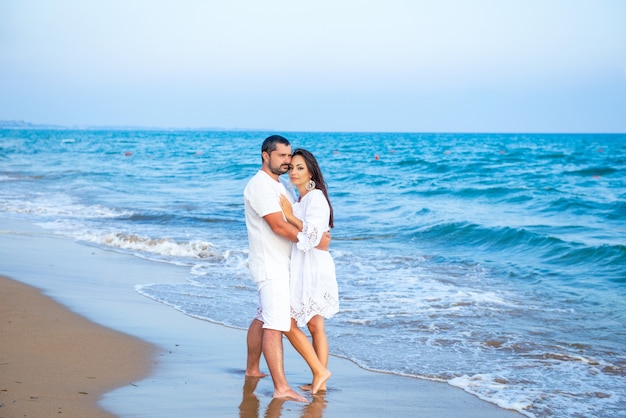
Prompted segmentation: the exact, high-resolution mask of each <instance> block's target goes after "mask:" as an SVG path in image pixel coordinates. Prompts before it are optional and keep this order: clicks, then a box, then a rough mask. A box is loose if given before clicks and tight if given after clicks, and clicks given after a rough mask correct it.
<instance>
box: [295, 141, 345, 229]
mask: <svg viewBox="0 0 626 418" xmlns="http://www.w3.org/2000/svg"><path fill="white" fill-rule="evenodd" d="M296 155H299V156H301V157H302V158H304V163H305V164H306V168H307V170H309V173H310V174H311V180H313V181H314V182H315V188H316V189H320V190H321V191H322V193H324V196H325V197H326V201H327V202H328V207H329V208H330V219H329V220H328V225H329V226H330V227H331V228H334V227H335V217H334V215H333V205H331V204H330V199H329V198H328V191H327V190H326V182H325V181H324V176H323V175H322V170H320V166H319V164H318V163H317V160H316V159H315V156H313V154H311V153H310V152H309V151H307V150H305V149H302V148H296V149H295V150H294V151H293V154H292V155H291V157H292V158H293V157H294V156H296Z"/></svg>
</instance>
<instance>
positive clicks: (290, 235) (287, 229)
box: [263, 212, 332, 251]
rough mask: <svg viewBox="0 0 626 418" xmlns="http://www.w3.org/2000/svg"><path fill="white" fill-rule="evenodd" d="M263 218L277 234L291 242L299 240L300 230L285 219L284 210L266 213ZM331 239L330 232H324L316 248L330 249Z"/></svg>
mask: <svg viewBox="0 0 626 418" xmlns="http://www.w3.org/2000/svg"><path fill="white" fill-rule="evenodd" d="M263 219H265V222H267V224H268V225H269V226H270V228H272V231H274V233H275V234H278V235H280V236H281V237H283V238H285V239H288V240H289V241H291V242H298V233H299V232H300V231H299V230H298V228H296V227H295V226H293V225H292V224H290V223H289V222H287V221H286V220H285V218H284V217H283V213H282V212H274V213H270V214H269V215H265V216H264V217H263ZM331 239H332V238H331V236H330V233H329V232H324V235H322V239H321V240H320V243H319V244H318V245H317V247H315V248H317V249H318V250H323V251H328V247H329V246H330V241H331Z"/></svg>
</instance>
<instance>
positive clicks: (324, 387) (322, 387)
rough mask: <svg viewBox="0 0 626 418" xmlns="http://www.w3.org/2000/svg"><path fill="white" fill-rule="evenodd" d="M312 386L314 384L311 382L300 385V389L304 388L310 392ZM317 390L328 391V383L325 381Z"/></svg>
mask: <svg viewBox="0 0 626 418" xmlns="http://www.w3.org/2000/svg"><path fill="white" fill-rule="evenodd" d="M311 386H312V384H311V383H307V384H306V385H302V386H300V389H302V390H304V391H306V392H309V391H310V390H311ZM317 392H318V393H319V392H326V383H324V384H323V385H322V386H320V388H319V390H318V391H317Z"/></svg>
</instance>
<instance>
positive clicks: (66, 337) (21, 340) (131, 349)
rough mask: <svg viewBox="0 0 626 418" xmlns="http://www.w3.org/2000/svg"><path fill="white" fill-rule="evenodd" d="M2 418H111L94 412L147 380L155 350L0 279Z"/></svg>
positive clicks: (137, 340)
mask: <svg viewBox="0 0 626 418" xmlns="http://www.w3.org/2000/svg"><path fill="white" fill-rule="evenodd" d="M0 318H1V319H0V417H3V418H4V417H6V418H8V417H52V416H64V417H111V416H113V415H111V414H110V413H108V412H106V411H104V410H103V409H102V408H100V407H99V406H98V404H97V402H98V400H99V399H100V397H101V396H102V395H103V394H104V393H105V392H107V391H110V390H112V389H114V388H116V387H119V386H124V385H129V384H132V382H133V381H134V380H138V379H141V378H144V377H146V376H147V374H148V372H149V371H150V369H151V356H152V353H153V352H154V347H153V346H152V345H150V344H149V343H147V342H144V341H142V340H139V339H137V338H134V337H131V336H128V335H125V334H122V333H119V332H116V331H113V330H111V329H108V328H105V327H103V326H100V325H97V324H94V323H93V322H90V321H88V320H87V319H85V318H83V317H81V316H79V315H76V314H74V313H72V312H70V311H69V310H68V309H67V308H65V307H64V306H62V305H60V304H58V303H57V302H55V301H53V300H51V299H50V298H47V297H45V296H43V295H41V293H40V291H39V290H37V289H35V288H33V287H30V286H27V285H25V284H22V283H19V282H16V281H13V280H10V279H8V278H6V277H2V276H0Z"/></svg>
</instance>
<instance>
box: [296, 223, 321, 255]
mask: <svg viewBox="0 0 626 418" xmlns="http://www.w3.org/2000/svg"><path fill="white" fill-rule="evenodd" d="M322 233H323V231H320V230H319V229H317V227H316V226H315V225H313V224H311V223H308V222H306V221H304V222H302V232H298V243H297V244H296V246H297V248H298V249H299V250H300V251H309V250H310V249H311V248H315V247H316V246H317V245H318V244H319V243H320V240H321V239H322V238H321V234H322Z"/></svg>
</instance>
